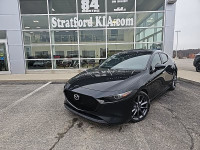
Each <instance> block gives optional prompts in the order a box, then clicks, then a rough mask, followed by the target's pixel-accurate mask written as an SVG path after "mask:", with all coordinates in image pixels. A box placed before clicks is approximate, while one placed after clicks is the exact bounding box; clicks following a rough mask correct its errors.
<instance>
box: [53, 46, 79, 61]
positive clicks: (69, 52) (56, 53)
mask: <svg viewBox="0 0 200 150" xmlns="http://www.w3.org/2000/svg"><path fill="white" fill-rule="evenodd" d="M52 51H53V58H57V59H59V58H78V57H79V56H78V46H75V45H54V46H52Z"/></svg>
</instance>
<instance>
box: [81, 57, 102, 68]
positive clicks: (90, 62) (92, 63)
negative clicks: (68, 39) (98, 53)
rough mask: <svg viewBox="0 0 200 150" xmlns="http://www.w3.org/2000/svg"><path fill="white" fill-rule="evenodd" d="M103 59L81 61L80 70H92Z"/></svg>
mask: <svg viewBox="0 0 200 150" xmlns="http://www.w3.org/2000/svg"><path fill="white" fill-rule="evenodd" d="M104 60H105V59H81V68H85V69H88V68H94V67H96V66H99V65H100V64H101V63H102V62H103V61H104Z"/></svg>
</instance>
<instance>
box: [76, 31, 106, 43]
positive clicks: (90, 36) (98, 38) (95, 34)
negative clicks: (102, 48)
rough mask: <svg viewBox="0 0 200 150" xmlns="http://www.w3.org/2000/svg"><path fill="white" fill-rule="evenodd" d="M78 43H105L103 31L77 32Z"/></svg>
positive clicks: (104, 32)
mask: <svg viewBox="0 0 200 150" xmlns="http://www.w3.org/2000/svg"><path fill="white" fill-rule="evenodd" d="M79 35H80V43H86V42H96V43H97V42H98V43H99V42H104V43H105V42H106V31H105V30H83V31H79Z"/></svg>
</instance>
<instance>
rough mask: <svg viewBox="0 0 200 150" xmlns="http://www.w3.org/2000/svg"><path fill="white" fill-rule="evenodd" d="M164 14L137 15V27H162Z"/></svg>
mask: <svg viewBox="0 0 200 150" xmlns="http://www.w3.org/2000/svg"><path fill="white" fill-rule="evenodd" d="M163 23H164V13H155V12H153V13H150V12H145V13H137V22H136V24H137V27H162V26H163Z"/></svg>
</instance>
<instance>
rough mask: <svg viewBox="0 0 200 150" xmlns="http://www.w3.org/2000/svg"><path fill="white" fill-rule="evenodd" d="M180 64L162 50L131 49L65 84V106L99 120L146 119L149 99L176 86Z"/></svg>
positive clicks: (79, 113)
mask: <svg viewBox="0 0 200 150" xmlns="http://www.w3.org/2000/svg"><path fill="white" fill-rule="evenodd" d="M176 79H177V67H176V65H175V63H174V61H173V60H172V59H171V58H170V57H169V56H168V55H167V54H165V53H164V52H162V51H150V50H131V51H125V52H120V53H118V54H115V55H113V56H111V57H110V58H108V59H107V60H106V61H104V62H103V63H102V64H101V65H99V66H98V67H95V68H93V69H89V70H86V71H83V72H82V73H80V74H78V75H77V76H75V77H73V78H72V79H70V80H69V81H68V82H67V83H66V85H65V86H64V94H65V97H66V99H65V102H64V105H65V107H66V108H67V109H68V110H70V111H72V112H74V113H76V114H78V115H80V116H82V117H85V118H87V119H90V120H92V121H95V122H99V123H108V124H120V123H124V122H128V121H131V122H138V121H141V120H143V119H144V118H145V117H146V116H147V114H148V112H149V109H150V102H151V101H152V100H153V99H155V98H156V97H157V96H159V95H161V94H162V93H164V92H165V91H167V90H168V89H169V90H174V89H175V87H176Z"/></svg>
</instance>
